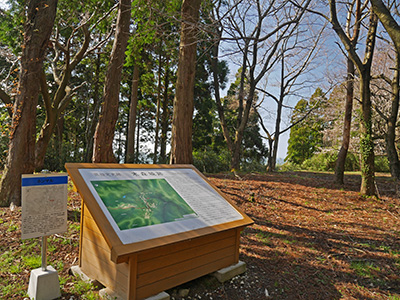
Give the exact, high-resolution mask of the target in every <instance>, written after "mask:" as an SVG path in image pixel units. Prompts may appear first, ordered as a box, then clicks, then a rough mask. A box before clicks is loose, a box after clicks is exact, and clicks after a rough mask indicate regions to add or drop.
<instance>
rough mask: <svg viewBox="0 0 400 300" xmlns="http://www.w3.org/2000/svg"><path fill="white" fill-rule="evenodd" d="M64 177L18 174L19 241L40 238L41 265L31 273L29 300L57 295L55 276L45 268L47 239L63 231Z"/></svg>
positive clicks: (65, 196)
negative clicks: (20, 209)
mask: <svg viewBox="0 0 400 300" xmlns="http://www.w3.org/2000/svg"><path fill="white" fill-rule="evenodd" d="M67 184H68V176H67V175H66V174H60V173H57V174H33V175H32V174H29V175H22V190H21V192H22V226H21V229H22V235H21V238H22V239H30V238H36V237H41V238H42V266H41V268H38V269H34V270H32V272H31V276H30V279H29V288H28V295H29V297H30V298H31V299H35V300H41V299H43V300H45V299H56V298H59V297H60V296H61V293H60V285H59V280H58V273H57V271H56V270H55V269H54V268H53V267H52V266H47V236H49V235H50V234H55V233H62V232H65V231H66V230H67Z"/></svg>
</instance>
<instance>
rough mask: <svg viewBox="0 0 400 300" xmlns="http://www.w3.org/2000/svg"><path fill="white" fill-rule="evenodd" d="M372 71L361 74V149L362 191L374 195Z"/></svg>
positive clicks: (363, 193)
mask: <svg viewBox="0 0 400 300" xmlns="http://www.w3.org/2000/svg"><path fill="white" fill-rule="evenodd" d="M370 81H371V77H370V73H369V72H367V71H365V72H363V73H362V74H360V91H361V110H362V120H361V122H360V133H361V137H360V151H361V188H360V193H361V194H362V195H366V196H373V195H375V193H376V190H375V154H374V141H373V139H372V107H371V92H370V88H369V86H370Z"/></svg>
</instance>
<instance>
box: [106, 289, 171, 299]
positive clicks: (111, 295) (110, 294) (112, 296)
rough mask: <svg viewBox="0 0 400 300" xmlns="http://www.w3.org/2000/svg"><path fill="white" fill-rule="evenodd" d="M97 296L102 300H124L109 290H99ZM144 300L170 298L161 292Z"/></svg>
mask: <svg viewBox="0 0 400 300" xmlns="http://www.w3.org/2000/svg"><path fill="white" fill-rule="evenodd" d="M99 296H100V298H101V299H104V300H111V299H112V300H125V299H124V298H122V297H121V296H120V295H118V294H117V293H115V292H114V291H113V290H111V289H109V288H104V289H101V290H100V291H99ZM144 300H170V296H169V294H167V293H166V292H161V293H159V294H157V295H154V296H151V297H148V298H146V299H144Z"/></svg>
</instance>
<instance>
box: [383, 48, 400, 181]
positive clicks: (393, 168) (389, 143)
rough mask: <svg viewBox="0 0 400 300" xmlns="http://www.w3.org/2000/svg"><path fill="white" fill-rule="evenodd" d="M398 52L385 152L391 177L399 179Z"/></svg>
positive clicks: (399, 65) (399, 66) (399, 67)
mask: <svg viewBox="0 0 400 300" xmlns="http://www.w3.org/2000/svg"><path fill="white" fill-rule="evenodd" d="M399 70H400V53H399V52H397V51H396V68H395V69H394V76H393V81H392V84H391V85H392V107H391V112H390V116H389V119H388V123H387V134H386V152H387V157H388V160H389V163H390V173H391V175H392V177H393V178H395V179H397V180H400V161H399V156H398V154H397V149H396V123H397V117H398V113H399V96H400V95H399V93H400V88H399V81H400V80H399V72H400V71H399Z"/></svg>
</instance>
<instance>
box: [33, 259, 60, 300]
mask: <svg viewBox="0 0 400 300" xmlns="http://www.w3.org/2000/svg"><path fill="white" fill-rule="evenodd" d="M28 296H29V298H30V299H35V300H50V299H57V298H59V297H61V291H60V281H59V280H58V273H57V271H56V270H55V269H54V268H53V267H52V266H48V267H47V270H45V271H43V270H42V268H38V269H34V270H32V271H31V275H30V278H29V287H28Z"/></svg>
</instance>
